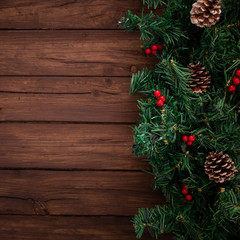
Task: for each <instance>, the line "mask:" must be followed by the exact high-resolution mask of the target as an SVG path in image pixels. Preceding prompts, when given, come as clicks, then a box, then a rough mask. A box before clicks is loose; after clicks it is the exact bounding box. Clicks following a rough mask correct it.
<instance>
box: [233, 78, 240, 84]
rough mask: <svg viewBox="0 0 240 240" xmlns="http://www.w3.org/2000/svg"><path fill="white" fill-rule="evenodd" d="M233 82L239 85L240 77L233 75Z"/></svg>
mask: <svg viewBox="0 0 240 240" xmlns="http://www.w3.org/2000/svg"><path fill="white" fill-rule="evenodd" d="M232 81H233V84H235V85H238V84H239V83H240V79H239V78H238V77H235V76H234V77H233V78H232Z"/></svg>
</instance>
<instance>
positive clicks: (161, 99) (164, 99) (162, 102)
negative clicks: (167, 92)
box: [154, 90, 166, 107]
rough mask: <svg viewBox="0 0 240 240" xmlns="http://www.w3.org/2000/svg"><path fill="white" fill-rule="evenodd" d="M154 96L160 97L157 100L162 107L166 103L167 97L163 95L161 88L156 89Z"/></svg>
mask: <svg viewBox="0 0 240 240" xmlns="http://www.w3.org/2000/svg"><path fill="white" fill-rule="evenodd" d="M154 96H155V97H156V98H158V100H157V105H158V106H159V107H162V106H163V104H164V103H165V101H166V98H165V97H164V96H161V92H160V91H159V90H156V91H155V92H154Z"/></svg>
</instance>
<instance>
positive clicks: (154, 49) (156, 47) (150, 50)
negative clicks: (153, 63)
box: [145, 44, 163, 55]
mask: <svg viewBox="0 0 240 240" xmlns="http://www.w3.org/2000/svg"><path fill="white" fill-rule="evenodd" d="M162 49H163V45H161V44H158V45H156V44H154V45H152V47H151V48H147V49H145V53H146V54H147V55H149V54H153V55H155V54H157V51H162Z"/></svg>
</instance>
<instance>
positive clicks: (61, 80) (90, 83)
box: [0, 76, 133, 107]
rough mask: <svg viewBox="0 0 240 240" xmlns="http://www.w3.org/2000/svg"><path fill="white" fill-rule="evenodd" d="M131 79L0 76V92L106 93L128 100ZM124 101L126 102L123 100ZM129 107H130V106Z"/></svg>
mask: <svg viewBox="0 0 240 240" xmlns="http://www.w3.org/2000/svg"><path fill="white" fill-rule="evenodd" d="M130 82H131V77H70V76H69V77H53V76H49V77H29V76H17V77H14V76H10V77H9V76H1V77H0V92H10V93H43V94H44V93H54V94H57V93H62V94H63V93H66V94H71V93H75V94H76V93H79V94H85V95H86V96H88V94H91V95H93V97H95V98H96V97H97V93H99V92H106V94H109V96H108V97H110V96H111V95H114V96H117V97H118V98H122V95H123V96H124V97H125V98H126V97H128V99H132V98H133V97H132V96H129V88H130ZM125 101H127V100H126V99H125ZM130 107H131V105H130Z"/></svg>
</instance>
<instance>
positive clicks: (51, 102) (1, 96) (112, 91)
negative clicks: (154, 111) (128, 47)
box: [0, 77, 138, 123]
mask: <svg viewBox="0 0 240 240" xmlns="http://www.w3.org/2000/svg"><path fill="white" fill-rule="evenodd" d="M129 87H130V77H125V78H120V77H115V78H107V77H106V78H98V77H94V78H89V77H85V78H84V77H81V78H79V77H47V78H46V77H0V109H1V110H0V121H15V120H16V121H74V122H75V121H78V122H128V123H129V122H136V121H137V118H138V108H137V98H135V97H133V96H129ZM9 92H10V93H9ZM24 92H27V93H29V94H24ZM30 93H33V94H30ZM42 93H45V94H42ZM46 93H48V94H46ZM52 93H54V94H52ZM56 93H60V94H56Z"/></svg>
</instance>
